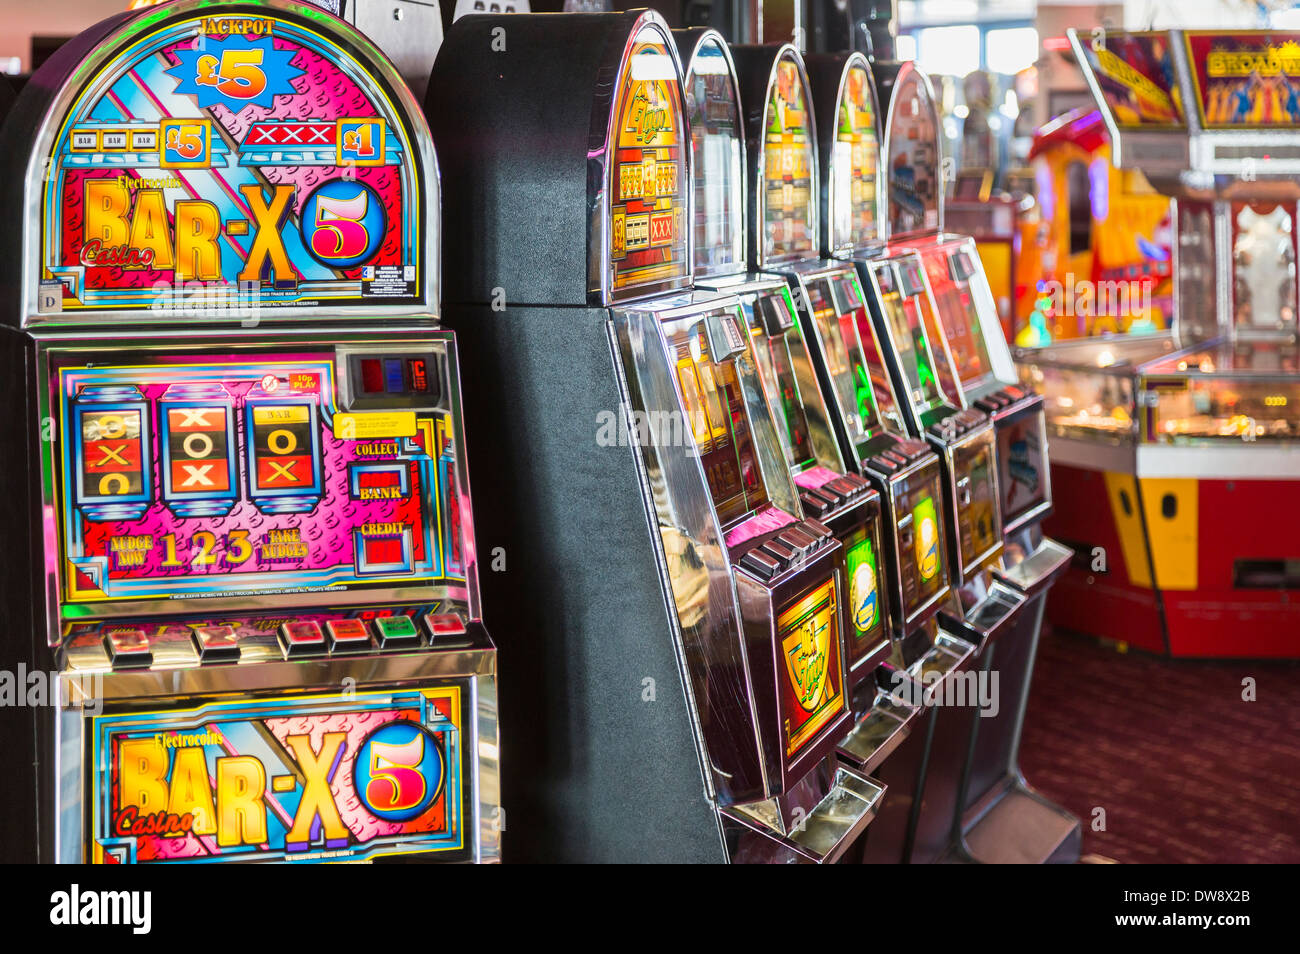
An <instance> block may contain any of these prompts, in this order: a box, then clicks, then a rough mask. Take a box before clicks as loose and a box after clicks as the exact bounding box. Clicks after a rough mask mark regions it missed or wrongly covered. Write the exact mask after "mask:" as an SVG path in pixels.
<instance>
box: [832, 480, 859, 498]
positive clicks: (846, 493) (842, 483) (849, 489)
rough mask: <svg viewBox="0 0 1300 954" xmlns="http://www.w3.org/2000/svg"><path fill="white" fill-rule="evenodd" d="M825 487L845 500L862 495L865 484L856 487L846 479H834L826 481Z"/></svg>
mask: <svg viewBox="0 0 1300 954" xmlns="http://www.w3.org/2000/svg"><path fill="white" fill-rule="evenodd" d="M826 486H827V487H830V488H831V489H832V490H834V491H835V492H836V493H837V494H839V495H840V496H841V497H845V498H852V497H856V496H858V495H859V494H860V493H862V491H864V490H866V485H865V484H864V485H863V486H858V485H857V484H855V483H853V481H851V480H849V479H848V478H847V477H836V478H835V479H834V480H828V481H826Z"/></svg>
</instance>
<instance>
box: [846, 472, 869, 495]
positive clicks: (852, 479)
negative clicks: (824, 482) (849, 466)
mask: <svg viewBox="0 0 1300 954" xmlns="http://www.w3.org/2000/svg"><path fill="white" fill-rule="evenodd" d="M844 480H846V481H848V482H849V483H850V484H852V485H853V486H854V487H855V488H857V490H858V491H859V492H861V493H865V492H866V491H868V490H870V489H871V485H870V484H869V483H867V482H866V481H865V480H863V479H862V478H861V477H860V476H858V475H857V474H845V475H844Z"/></svg>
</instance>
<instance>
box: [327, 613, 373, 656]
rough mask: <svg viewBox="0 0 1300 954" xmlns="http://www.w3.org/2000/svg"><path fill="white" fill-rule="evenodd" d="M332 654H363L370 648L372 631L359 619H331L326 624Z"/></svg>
mask: <svg viewBox="0 0 1300 954" xmlns="http://www.w3.org/2000/svg"><path fill="white" fill-rule="evenodd" d="M325 632H326V634H327V635H328V636H329V647H330V652H332V653H363V652H365V651H366V650H368V649H369V648H370V630H368V629H366V624H365V623H363V622H362V621H361V620H359V619H331V620H326V622H325Z"/></svg>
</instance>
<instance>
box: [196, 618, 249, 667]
mask: <svg viewBox="0 0 1300 954" xmlns="http://www.w3.org/2000/svg"><path fill="white" fill-rule="evenodd" d="M194 645H195V647H196V648H197V649H198V651H199V659H201V660H202V661H203V662H229V661H231V660H234V659H238V658H239V636H238V635H236V633H235V628H234V627H233V626H195V627H194Z"/></svg>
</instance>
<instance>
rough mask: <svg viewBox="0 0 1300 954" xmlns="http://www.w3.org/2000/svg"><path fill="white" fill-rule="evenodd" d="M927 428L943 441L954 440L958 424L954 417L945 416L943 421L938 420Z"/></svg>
mask: <svg viewBox="0 0 1300 954" xmlns="http://www.w3.org/2000/svg"><path fill="white" fill-rule="evenodd" d="M926 430H927V431H928V432H929V433H930V434H931V435H933V436H934V437H937V438H938V439H939V440H941V441H948V440H952V439H953V438H954V437H956V436H957V425H956V422H955V421H953V419H952V418H950V417H949V418H944V419H943V420H942V421H936V422H935V423H933V424H931V425H930V426H929V427H928V428H926Z"/></svg>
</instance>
